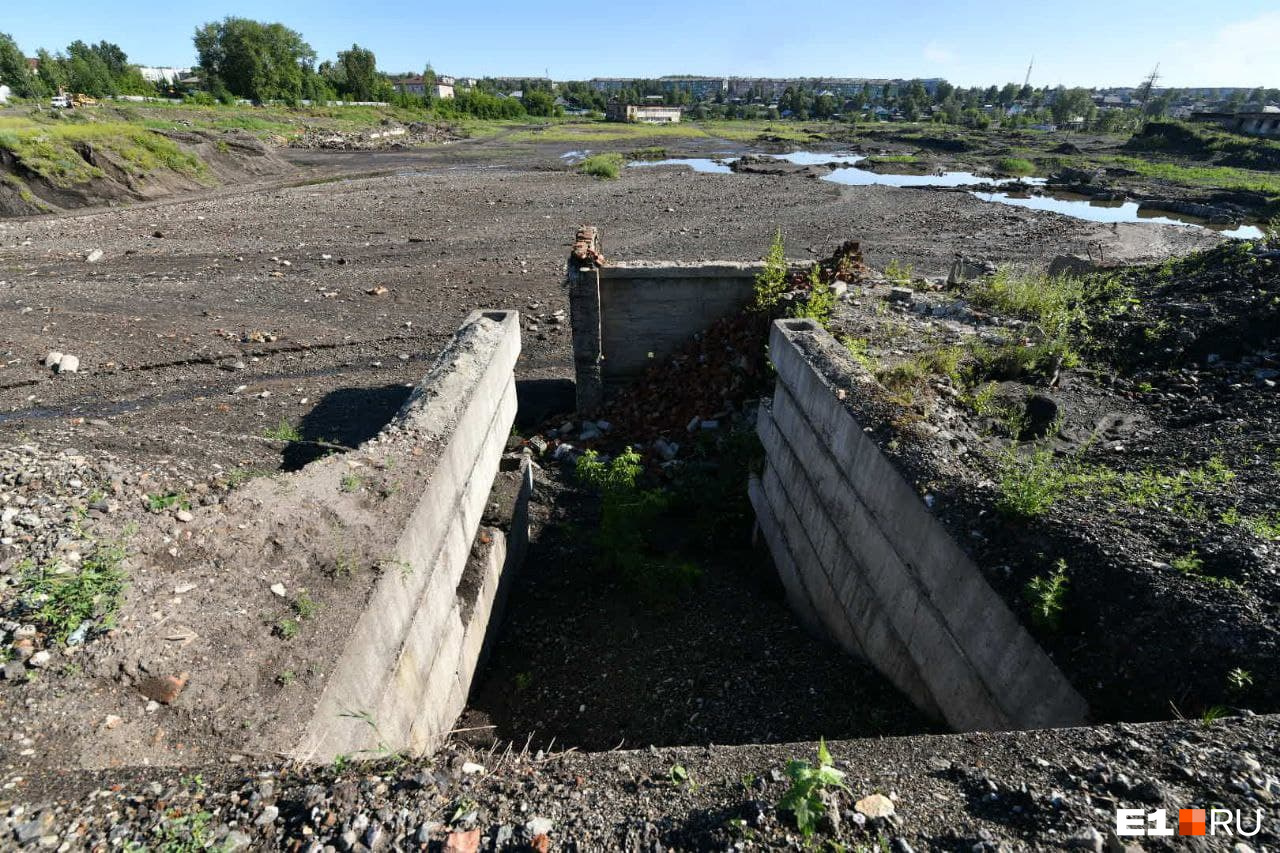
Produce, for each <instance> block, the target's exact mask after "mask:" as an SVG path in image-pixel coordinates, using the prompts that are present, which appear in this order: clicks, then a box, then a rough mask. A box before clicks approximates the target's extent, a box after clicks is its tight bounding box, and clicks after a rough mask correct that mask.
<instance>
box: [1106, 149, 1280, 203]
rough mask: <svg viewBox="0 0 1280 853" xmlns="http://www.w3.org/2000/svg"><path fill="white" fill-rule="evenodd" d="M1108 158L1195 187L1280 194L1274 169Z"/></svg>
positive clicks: (1279, 181) (1143, 173) (1279, 180)
mask: <svg viewBox="0 0 1280 853" xmlns="http://www.w3.org/2000/svg"><path fill="white" fill-rule="evenodd" d="M1105 162H1107V163H1109V164H1110V165H1115V166H1120V167H1121V168H1124V169H1132V170H1133V171H1135V172H1137V173H1138V174H1139V175H1141V176H1143V177H1144V178H1156V179H1159V180H1163V181H1169V182H1170V183H1175V184H1183V185H1186V186H1193V187H1212V188H1214V189H1224V190H1246V191H1251V192H1260V193H1263V194H1265V195H1268V196H1280V176H1277V175H1276V174H1274V173H1271V174H1268V173H1266V172H1255V171H1253V170H1251V169H1240V168H1236V167H1234V166H1183V165H1179V164H1178V163H1168V162H1165V161H1162V160H1146V159H1143V158H1140V157H1110V158H1107V159H1106V161H1105Z"/></svg>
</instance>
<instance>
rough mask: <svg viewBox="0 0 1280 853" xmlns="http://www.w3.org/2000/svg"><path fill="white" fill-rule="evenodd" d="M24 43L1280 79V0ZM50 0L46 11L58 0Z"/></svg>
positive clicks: (803, 70) (927, 2)
mask: <svg viewBox="0 0 1280 853" xmlns="http://www.w3.org/2000/svg"><path fill="white" fill-rule="evenodd" d="M6 5H10V9H9V11H7V12H5V13H4V14H3V15H0V31H6V32H8V33H9V34H10V35H11V36H13V37H14V38H15V39H16V40H17V42H18V44H19V45H20V46H21V47H22V48H23V50H24V51H25V52H26V53H27V54H28V55H34V54H35V51H36V49H37V48H39V47H45V48H48V49H50V50H60V49H63V48H65V46H66V45H67V44H68V43H70V42H72V41H74V40H76V39H83V40H84V41H87V42H96V41H100V40H104V39H105V40H106V41H110V42H115V43H116V44H118V45H120V46H121V47H122V48H124V50H125V52H126V53H127V54H128V55H129V58H130V61H132V62H136V63H138V64H142V65H176V66H188V65H191V64H194V62H195V53H194V50H193V48H192V46H191V34H192V32H193V31H194V30H195V28H196V27H197V26H198V25H199V24H201V23H204V22H206V21H212V20H217V19H220V18H223V17H225V16H227V15H237V16H243V17H251V18H256V19H258V20H263V21H279V22H281V23H283V24H285V25H286V26H289V27H291V28H293V29H295V30H298V31H299V32H301V33H302V35H303V37H304V38H305V39H306V40H307V41H308V42H309V43H310V44H311V46H312V47H313V48H315V50H316V52H317V54H318V55H319V57H320V59H325V58H332V57H333V56H334V55H335V54H336V53H337V52H338V51H339V50H343V49H346V48H348V47H350V46H351V44H352V43H353V42H355V43H358V44H360V45H361V46H362V47H368V48H372V49H373V51H374V52H375V53H376V54H377V57H378V66H379V68H381V69H382V70H383V71H388V72H393V73H395V72H400V71H410V70H412V71H418V72H421V71H422V70H423V68H424V67H425V66H426V65H427V63H428V62H429V63H431V65H432V67H433V68H435V70H436V71H438V72H440V73H444V74H453V75H456V76H470V77H484V76H516V77H518V76H531V77H532V76H543V75H545V74H548V73H549V74H550V76H551V77H552V78H554V79H556V80H577V79H587V78H590V77H657V76H661V75H664V74H709V75H733V76H749V77H796V76H804V77H822V76H826V77H891V78H892V77H902V78H912V77H945V78H947V79H948V80H950V81H951V82H952V83H955V84H957V85H962V86H973V85H984V86H985V85H991V84H1002V83H1006V82H1010V81H1013V82H1017V83H1021V82H1022V80H1023V78H1024V76H1025V75H1026V73H1027V65H1028V63H1029V62H1030V61H1031V60H1032V57H1033V56H1034V59H1035V63H1034V67H1033V69H1032V72H1031V82H1032V83H1033V84H1035V85H1040V86H1045V85H1047V86H1057V85H1064V86H1134V85H1137V84H1138V83H1140V82H1141V81H1142V79H1143V78H1145V77H1146V76H1147V75H1148V74H1149V73H1150V72H1151V70H1152V69H1153V68H1154V67H1155V66H1156V64H1157V63H1159V66H1160V83H1159V84H1158V85H1163V86H1174V87H1186V86H1249V87H1253V86H1265V87H1268V88H1280V3H1278V2H1277V0H1218V2H1205V0H1105V2H1103V1H1102V0H1074V2H1073V1H1072V0H1056V2H1053V3H1044V2H1037V0H1023V1H1022V2H1009V0H966V2H956V0H947V2H935V0H909V2H905V3H904V2H883V0H882V2H877V3H868V2H862V0H798V1H797V0H792V2H784V3H779V2H763V0H647V2H635V0H603V2H599V3H596V4H593V5H592V4H575V3H568V2H563V0H561V2H557V3H543V2H529V0H487V2H484V3H480V4H477V5H474V6H473V5H471V4H470V3H464V2H457V0H450V2H448V3H439V2H427V0H363V2H357V3H353V2H351V0H343V2H334V0H187V2H185V3H179V4H176V5H172V4H157V3H156V2H155V0H145V2H144V0H111V2H103V0H56V2H50V3H48V4H46V3H32V2H19V0H8V3H7V4H6ZM53 5H56V6H57V14H50V11H51V8H50V7H51V6H53Z"/></svg>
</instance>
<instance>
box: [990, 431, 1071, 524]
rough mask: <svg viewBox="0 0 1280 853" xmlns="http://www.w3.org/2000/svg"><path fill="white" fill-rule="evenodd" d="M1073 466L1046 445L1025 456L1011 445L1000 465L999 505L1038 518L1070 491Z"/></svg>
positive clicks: (1010, 513)
mask: <svg viewBox="0 0 1280 853" xmlns="http://www.w3.org/2000/svg"><path fill="white" fill-rule="evenodd" d="M1070 477H1071V475H1070V471H1069V469H1068V468H1067V467H1066V466H1064V465H1060V464H1059V463H1057V462H1056V461H1055V460H1054V458H1053V451H1051V450H1047V449H1044V448H1041V449H1038V450H1036V451H1034V452H1033V453H1032V454H1031V455H1030V456H1022V455H1020V454H1018V452H1017V451H1016V450H1014V449H1013V448H1010V449H1009V450H1008V451H1007V452H1006V454H1005V458H1004V460H1003V462H1002V463H1001V467H1000V479H999V482H998V485H999V490H1000V493H999V495H998V496H997V497H996V508H997V509H998V510H1000V512H1002V513H1004V514H1005V515H1008V516H1012V517H1014V518H1038V517H1039V516H1042V515H1044V514H1045V513H1046V512H1048V511H1049V510H1050V509H1051V508H1052V507H1053V505H1054V504H1055V503H1057V502H1058V500H1059V499H1060V498H1062V496H1063V495H1064V494H1065V493H1066V490H1067V484H1068V482H1069V481H1070Z"/></svg>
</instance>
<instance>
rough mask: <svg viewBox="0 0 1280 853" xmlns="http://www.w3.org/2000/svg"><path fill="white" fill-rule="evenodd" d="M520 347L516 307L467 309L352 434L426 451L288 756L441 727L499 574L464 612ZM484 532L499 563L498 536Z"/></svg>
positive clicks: (390, 740) (318, 756) (389, 745)
mask: <svg viewBox="0 0 1280 853" xmlns="http://www.w3.org/2000/svg"><path fill="white" fill-rule="evenodd" d="M519 352H520V330H519V316H518V314H517V313H516V312H514V311H476V312H473V313H472V314H471V315H470V316H469V317H468V318H467V320H466V321H465V322H464V323H463V325H462V326H461V327H460V328H459V330H458V331H457V333H455V335H454V337H453V339H452V340H451V341H450V342H449V343H448V345H446V346H445V348H444V349H443V350H442V351H441V352H440V354H439V355H438V356H437V358H436V360H435V363H434V364H433V366H432V368H431V369H430V371H428V373H427V375H426V377H425V378H424V380H423V381H422V382H421V383H420V384H419V385H418V386H417V388H415V390H414V392H413V394H412V395H411V396H410V398H409V400H408V401H407V402H406V403H405V405H404V407H403V408H402V409H401V411H400V412H399V413H398V414H397V416H396V418H395V419H394V420H393V421H392V422H391V423H390V424H388V425H387V426H386V427H385V428H384V429H383V431H382V432H381V433H380V434H379V435H378V436H377V437H376V438H374V439H372V440H371V441H370V442H368V443H366V445H363V446H362V447H361V451H365V450H366V449H370V450H372V451H373V452H374V453H377V454H378V455H379V456H380V458H382V459H383V460H384V462H385V461H386V460H387V459H389V458H394V457H395V456H397V455H411V456H421V455H424V454H430V455H431V456H433V457H434V465H433V466H432V467H431V468H430V469H429V470H428V471H427V476H425V477H423V478H421V479H416V480H415V481H414V482H412V484H411V485H412V487H413V488H415V490H416V491H417V494H416V496H412V498H411V510H410V511H409V513H408V515H407V517H405V518H402V519H397V526H398V528H399V530H398V533H397V534H396V537H395V540H394V543H393V544H391V546H390V548H389V549H388V552H387V553H386V555H385V556H384V557H382V563H383V565H384V567H389V568H387V569H386V570H384V571H383V572H382V573H381V575H380V576H379V577H378V578H377V580H376V581H375V582H374V584H373V586H372V588H371V589H370V590H369V592H368V595H367V598H366V600H365V602H364V606H363V609H362V612H361V613H360V616H359V617H358V619H357V621H356V624H355V625H354V626H352V628H351V631H350V639H349V640H348V641H347V642H346V644H345V646H344V648H343V650H342V653H341V655H340V656H339V658H338V661H337V663H336V665H335V667H334V669H333V671H332V673H331V674H330V676H329V677H328V679H327V681H326V683H325V686H324V689H323V691H322V693H321V695H320V697H319V699H318V700H317V702H316V704H315V707H314V710H313V711H312V713H311V715H310V718H309V720H308V721H307V722H306V725H305V729H304V732H303V734H302V736H301V739H300V740H299V741H298V742H297V744H296V747H295V748H294V749H293V750H292V752H291V754H292V755H293V757H295V758H298V759H301V760H305V761H331V760H332V759H333V758H335V757H336V756H338V755H351V756H376V755H379V754H386V753H388V752H411V753H419V754H420V753H423V752H428V751H430V750H431V749H432V748H434V746H435V745H436V744H437V743H439V742H440V740H441V739H442V738H443V737H444V736H446V735H447V733H448V731H449V729H450V728H451V727H452V725H453V722H454V718H456V715H457V713H458V711H460V710H461V702H464V701H465V698H466V693H467V689H468V688H469V685H470V680H471V677H472V675H473V673H474V670H475V662H476V660H477V659H478V657H479V654H480V649H481V646H482V645H483V632H484V629H485V628H486V627H487V622H488V618H487V614H488V612H489V610H490V606H491V604H492V601H493V597H494V596H495V595H496V592H497V588H498V585H499V584H498V583H497V581H496V580H494V581H492V582H491V581H490V580H489V577H488V574H486V580H485V582H484V584H483V585H482V587H481V591H480V593H479V594H480V596H481V599H482V600H480V601H477V602H471V603H469V604H468V609H470V611H471V613H470V615H471V617H472V618H471V619H470V620H468V622H467V623H466V624H464V621H463V618H462V617H463V609H464V607H463V605H462V604H461V603H460V602H459V601H458V598H457V589H458V585H459V582H460V580H461V578H462V575H463V572H464V570H465V568H466V564H467V561H468V557H469V555H470V553H471V551H472V546H473V543H474V542H475V540H476V535H477V531H478V529H479V526H480V519H481V516H482V513H483V510H484V505H485V502H486V500H487V498H488V495H489V491H490V485H491V483H492V482H493V479H494V477H495V475H496V474H497V472H498V466H499V460H500V457H501V454H502V448H503V445H504V442H505V441H506V438H507V436H508V435H509V434H510V431H511V426H512V424H513V423H514V420H515V410H516V396H515V378H514V369H515V363H516V359H517V358H518V356H519ZM371 446H372V447H371ZM304 470H305V469H304ZM522 512H523V510H522ZM517 538H520V537H519V535H518V534H517ZM523 538H526V539H527V531H526V533H525V534H524V537H523ZM493 546H494V547H491V548H490V550H489V553H490V555H491V557H492V559H494V560H498V559H499V558H498V557H497V556H493V555H496V554H499V553H501V555H502V557H503V560H502V563H500V564H499V568H498V569H497V573H498V575H499V576H500V575H501V574H502V572H503V571H505V554H506V551H507V548H506V542H505V538H503V537H494V542H493ZM522 551H523V548H521V553H522ZM477 614H482V616H481V618H477ZM476 631H479V632H480V638H479V639H478V640H477V639H476V636H475V632H476ZM450 709H456V710H454V711H453V712H452V715H451V712H450Z"/></svg>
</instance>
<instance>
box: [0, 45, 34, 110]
mask: <svg viewBox="0 0 1280 853" xmlns="http://www.w3.org/2000/svg"><path fill="white" fill-rule="evenodd" d="M0 83H4V84H5V85H7V86H8V87H9V88H10V89H12V90H13V93H14V94H15V95H17V96H18V97H20V98H33V97H36V96H37V95H38V94H39V92H38V91H37V89H36V78H33V77H32V75H31V73H30V72H29V71H27V58H26V57H25V56H24V55H23V53H22V50H21V49H19V47H18V43H17V42H16V41H14V40H13V38H12V37H11V36H9V34H8V33H0Z"/></svg>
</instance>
